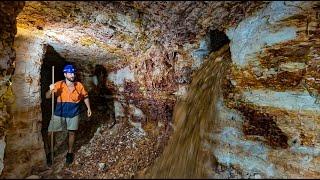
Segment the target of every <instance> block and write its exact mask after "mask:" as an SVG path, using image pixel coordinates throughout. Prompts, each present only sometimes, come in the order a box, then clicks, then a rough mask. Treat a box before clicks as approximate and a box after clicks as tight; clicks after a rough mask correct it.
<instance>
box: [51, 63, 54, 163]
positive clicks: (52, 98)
mask: <svg viewBox="0 0 320 180" xmlns="http://www.w3.org/2000/svg"><path fill="white" fill-rule="evenodd" d="M52 84H54V66H52ZM51 104H52V106H51V110H52V111H51V121H52V122H53V113H54V93H52V97H51ZM53 149H54V148H53V131H51V160H52V164H53Z"/></svg>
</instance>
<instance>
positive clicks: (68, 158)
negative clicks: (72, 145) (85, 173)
mask: <svg viewBox="0 0 320 180" xmlns="http://www.w3.org/2000/svg"><path fill="white" fill-rule="evenodd" d="M72 162H73V153H67V155H66V163H67V164H68V165H69V164H72Z"/></svg>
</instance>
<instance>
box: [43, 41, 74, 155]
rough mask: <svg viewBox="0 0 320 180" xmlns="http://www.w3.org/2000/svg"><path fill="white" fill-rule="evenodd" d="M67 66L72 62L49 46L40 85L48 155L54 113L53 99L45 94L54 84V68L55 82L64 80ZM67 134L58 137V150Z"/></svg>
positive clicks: (44, 134) (45, 143) (45, 144)
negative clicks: (50, 127) (49, 133)
mask: <svg viewBox="0 0 320 180" xmlns="http://www.w3.org/2000/svg"><path fill="white" fill-rule="evenodd" d="M67 64H70V62H68V61H66V60H65V59H64V58H62V57H61V56H60V55H59V54H58V53H57V52H56V51H55V50H54V48H53V47H52V46H50V45H48V46H47V49H46V53H45V55H44V58H43V63H42V65H41V72H40V77H41V78H40V83H41V112H42V128H41V134H42V139H43V142H44V146H45V147H44V148H45V152H46V154H48V153H49V151H50V150H49V144H50V141H49V139H48V126H49V122H50V120H51V114H52V113H51V111H52V101H51V99H46V97H45V94H46V92H47V91H48V90H49V86H50V84H52V66H54V82H57V81H60V80H64V75H63V73H62V72H63V67H64V66H65V65H67ZM56 99H57V98H56V97H55V100H54V107H55V105H56ZM64 136H65V134H62V135H60V134H59V135H58V136H57V139H59V140H58V141H57V142H59V143H58V144H57V145H56V148H58V147H59V146H60V145H61V139H63V137H64Z"/></svg>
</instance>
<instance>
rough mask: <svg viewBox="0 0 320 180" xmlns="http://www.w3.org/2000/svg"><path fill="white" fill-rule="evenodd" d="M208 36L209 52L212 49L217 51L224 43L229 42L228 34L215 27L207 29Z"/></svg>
mask: <svg viewBox="0 0 320 180" xmlns="http://www.w3.org/2000/svg"><path fill="white" fill-rule="evenodd" d="M208 37H209V46H208V50H209V52H210V53H211V52H214V51H218V50H219V49H220V48H222V47H223V46H224V45H226V44H229V43H230V40H229V38H228V36H227V35H226V34H225V33H224V32H223V31H219V30H217V29H214V30H211V31H209V33H208Z"/></svg>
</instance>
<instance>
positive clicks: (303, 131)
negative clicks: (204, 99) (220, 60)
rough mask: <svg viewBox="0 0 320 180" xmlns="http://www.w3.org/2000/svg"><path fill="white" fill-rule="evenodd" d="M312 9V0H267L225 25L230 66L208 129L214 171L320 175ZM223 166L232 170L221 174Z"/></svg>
mask: <svg viewBox="0 0 320 180" xmlns="http://www.w3.org/2000/svg"><path fill="white" fill-rule="evenodd" d="M318 14H319V3H316V2H272V3H270V4H269V5H268V6H267V7H266V8H264V9H262V10H260V11H259V12H257V13H256V14H255V15H253V16H251V17H248V18H246V19H244V20H243V21H241V22H240V23H239V25H238V26H236V27H232V28H229V29H227V31H226V34H227V35H228V37H229V38H230V41H231V43H230V51H231V54H232V61H233V64H232V67H231V69H230V72H229V75H228V79H227V80H226V81H225V85H224V87H225V92H224V96H223V98H222V99H221V101H220V103H219V105H218V107H219V109H220V112H221V123H220V125H219V126H218V127H219V128H220V129H216V131H215V132H214V133H213V134H214V136H213V137H215V139H216V140H217V141H218V142H219V143H218V144H219V145H218V148H216V149H213V153H214V155H215V156H216V157H217V159H218V161H219V163H220V164H221V167H220V169H219V170H218V171H220V176H222V177H245V178H263V177H264V178H274V177H279V178H314V177H319V175H320V174H319V172H320V171H319V170H320V169H319V163H320V162H319V156H318V155H319V150H320V149H319V143H320V141H319V140H320V139H319V137H320V136H319V135H320V134H319V132H318V129H319V125H320V124H319V118H320V116H319V107H320V106H319V104H318V101H317V94H318V90H317V89H318V76H319V75H318V64H319V62H318V61H319V60H318V57H319V51H318V45H317V44H318V41H319V32H318V31H319V19H318V18H319V17H318ZM304 81H305V83H304ZM310 92H311V93H310ZM228 166H229V167H230V166H231V167H232V168H233V169H232V171H231V172H233V176H230V175H229V176H227V175H226V174H223V173H221V172H226V171H227V170H226V169H228V168H226V167H228ZM229 171H230V169H229Z"/></svg>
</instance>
